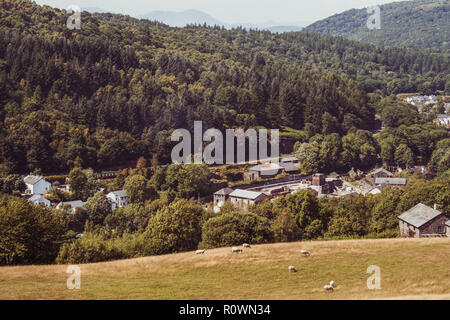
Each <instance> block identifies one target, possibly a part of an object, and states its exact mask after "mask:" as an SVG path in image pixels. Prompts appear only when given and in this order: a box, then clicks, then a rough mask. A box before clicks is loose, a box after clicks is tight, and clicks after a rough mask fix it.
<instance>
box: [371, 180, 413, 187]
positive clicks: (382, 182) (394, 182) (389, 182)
mask: <svg viewBox="0 0 450 320" xmlns="http://www.w3.org/2000/svg"><path fill="white" fill-rule="evenodd" d="M407 181H408V180H406V179H404V178H376V179H375V184H391V185H398V186H404V185H406V182H407Z"/></svg>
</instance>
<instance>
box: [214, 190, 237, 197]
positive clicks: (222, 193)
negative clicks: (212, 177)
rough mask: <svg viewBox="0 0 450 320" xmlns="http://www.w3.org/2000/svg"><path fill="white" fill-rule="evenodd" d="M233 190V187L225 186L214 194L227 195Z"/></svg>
mask: <svg viewBox="0 0 450 320" xmlns="http://www.w3.org/2000/svg"><path fill="white" fill-rule="evenodd" d="M233 191H234V190H233V189H231V188H223V189H220V190H219V191H217V192H215V193H214V194H215V195H218V196H227V195H229V194H230V193H232V192H233Z"/></svg>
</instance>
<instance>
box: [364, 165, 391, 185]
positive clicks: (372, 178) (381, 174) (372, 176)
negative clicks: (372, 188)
mask: <svg viewBox="0 0 450 320" xmlns="http://www.w3.org/2000/svg"><path fill="white" fill-rule="evenodd" d="M393 176H394V175H393V174H392V173H391V172H389V171H387V170H386V169H383V168H378V169H376V170H374V171H372V172H370V173H369V174H368V175H367V176H366V180H367V181H369V182H370V183H371V184H372V185H374V184H376V179H378V178H392V177H393Z"/></svg>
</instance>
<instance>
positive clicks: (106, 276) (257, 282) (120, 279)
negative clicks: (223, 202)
mask: <svg viewBox="0 0 450 320" xmlns="http://www.w3.org/2000/svg"><path fill="white" fill-rule="evenodd" d="M300 249H307V250H309V251H310V252H311V256H310V257H308V258H305V257H301V255H300ZM449 264H450V239H448V238H444V239H388V240H348V241H317V242H300V243H283V244H271V245H259V246H253V247H252V248H251V249H245V250H244V253H243V254H232V253H231V248H221V249H214V250H208V251H207V252H206V253H205V254H204V255H195V254H194V253H193V252H186V253H178V254H172V255H164V256H155V257H146V258H138V259H132V260H123V261H113V262H105V263H96V264H86V265H80V268H81V290H68V289H67V288H66V280H67V277H68V276H69V275H68V274H66V268H67V266H62V265H59V266H58V265H53V266H18V267H0V299H182V300H183V299H199V300H200V299H201V300H207V299H269V300H273V299H450V268H449ZM290 265H293V266H295V267H296V268H297V270H298V272H297V273H289V272H288V266H290ZM370 265H377V266H379V267H380V268H381V290H368V288H367V286H366V281H367V278H368V277H369V276H370V275H369V274H367V273H366V270H367V267H369V266H370ZM330 280H334V281H336V284H337V288H336V290H335V291H334V292H333V293H326V292H324V291H323V286H324V285H325V284H327V283H329V282H330Z"/></svg>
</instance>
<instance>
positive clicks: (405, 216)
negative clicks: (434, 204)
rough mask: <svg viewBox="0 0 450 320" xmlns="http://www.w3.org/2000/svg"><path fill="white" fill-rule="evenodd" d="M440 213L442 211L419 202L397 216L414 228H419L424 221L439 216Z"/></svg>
mask: <svg viewBox="0 0 450 320" xmlns="http://www.w3.org/2000/svg"><path fill="white" fill-rule="evenodd" d="M442 214H443V213H442V212H440V211H437V210H434V209H433V208H430V207H429V206H426V205H424V204H423V203H419V204H418V205H416V206H414V207H412V208H411V209H409V210H407V211H405V212H404V213H402V214H401V215H400V216H398V218H399V219H400V220H402V221H405V222H406V223H408V224H410V225H412V226H414V227H416V228H420V227H421V226H423V225H424V224H425V223H427V222H429V221H431V220H433V219H435V218H436V217H439V216H440V215H442Z"/></svg>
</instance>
